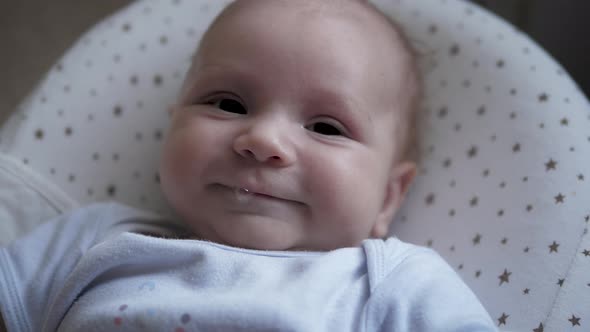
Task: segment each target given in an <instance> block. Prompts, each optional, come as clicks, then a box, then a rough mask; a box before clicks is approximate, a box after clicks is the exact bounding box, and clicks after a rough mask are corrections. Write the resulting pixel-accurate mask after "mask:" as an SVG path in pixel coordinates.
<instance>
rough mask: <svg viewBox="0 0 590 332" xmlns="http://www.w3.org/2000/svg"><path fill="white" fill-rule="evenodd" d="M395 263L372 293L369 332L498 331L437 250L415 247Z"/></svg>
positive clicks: (368, 322) (368, 316)
mask: <svg viewBox="0 0 590 332" xmlns="http://www.w3.org/2000/svg"><path fill="white" fill-rule="evenodd" d="M390 256H391V255H390ZM385 261H387V259H385ZM394 261H397V264H396V265H395V266H394V267H393V268H392V269H391V270H390V271H389V273H388V274H387V275H385V276H384V277H383V279H382V280H381V281H380V282H379V284H378V285H377V286H376V287H375V289H374V292H372V294H371V297H370V300H369V303H368V310H367V316H366V318H367V319H366V321H365V322H366V331H413V332H422V331H424V332H426V331H440V332H451V331H453V332H468V331H469V332H476V331H477V332H487V331H498V330H497V328H496V326H495V325H494V323H493V321H492V320H491V318H490V316H489V315H488V313H487V312H486V310H485V309H484V307H483V306H482V304H481V303H480V302H479V300H478V299H477V297H476V296H475V294H473V292H472V291H471V290H470V289H469V288H468V287H467V285H466V284H465V283H464V282H463V281H462V280H461V278H460V276H459V275H458V274H457V273H456V272H455V271H454V270H453V269H452V268H451V267H450V266H449V265H448V264H447V263H446V262H445V261H444V260H443V259H442V258H441V257H440V256H439V255H438V254H437V253H436V252H434V251H432V250H430V249H427V248H422V247H416V246H412V248H410V249H408V250H405V252H404V257H402V258H401V259H399V258H397V259H394Z"/></svg>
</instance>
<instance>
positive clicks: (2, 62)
mask: <svg viewBox="0 0 590 332" xmlns="http://www.w3.org/2000/svg"><path fill="white" fill-rule="evenodd" d="M187 1H188V0H187ZM295 1H296V0H295ZM412 1H420V0H412ZM472 1H473V2H475V3H478V4H480V5H482V6H483V7H485V8H488V9H490V10H491V11H493V12H496V13H497V14H498V15H500V16H502V17H504V18H506V19H507V20H508V21H510V22H512V23H513V24H515V25H517V26H518V27H520V28H521V30H523V31H525V32H526V33H528V34H529V35H530V36H532V37H533V39H535V40H536V41H537V42H538V43H540V44H541V45H542V46H543V47H544V48H545V49H547V50H548V51H549V53H551V54H552V55H553V56H554V57H555V58H556V59H557V60H558V61H559V62H560V63H561V64H562V65H563V66H564V67H565V69H566V70H567V71H568V72H569V73H570V75H572V77H573V78H574V79H575V80H576V82H577V83H578V84H579V85H580V86H581V87H582V89H583V90H585V93H586V95H587V96H588V95H590V66H588V64H589V61H588V59H590V55H589V54H588V53H589V51H590V36H589V34H590V17H589V15H590V0H472ZM130 2H131V1H129V0H90V1H80V0H49V1H46V0H18V1H9V0H0V74H1V75H2V78H1V79H0V122H1V121H2V120H3V119H4V118H5V117H6V116H7V115H8V114H9V112H10V111H12V110H13V109H14V107H15V106H16V105H17V104H18V102H19V101H20V100H21V99H22V98H23V97H24V96H25V95H26V94H27V93H28V92H29V91H31V89H32V88H33V86H34V85H35V83H36V82H37V81H38V80H39V78H40V77H41V76H42V75H43V74H44V73H45V72H46V71H47V70H48V69H49V68H50V67H51V66H52V65H53V64H54V63H55V61H56V60H57V59H58V58H59V57H60V56H61V55H62V54H63V52H64V51H65V50H67V49H68V47H70V46H71V44H72V43H73V42H74V41H75V40H76V39H77V38H78V37H79V36H80V35H81V34H82V33H83V32H84V31H86V30H87V29H88V28H90V27H91V26H92V25H93V24H94V23H96V22H98V21H99V20H101V19H102V18H104V17H105V16H106V15H108V14H109V13H112V12H113V11H115V10H117V9H118V8H121V7H123V6H125V5H127V4H128V3H130Z"/></svg>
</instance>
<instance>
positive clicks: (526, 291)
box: [522, 288, 531, 295]
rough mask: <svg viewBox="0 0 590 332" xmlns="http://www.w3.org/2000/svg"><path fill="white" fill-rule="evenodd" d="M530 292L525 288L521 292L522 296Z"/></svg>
mask: <svg viewBox="0 0 590 332" xmlns="http://www.w3.org/2000/svg"><path fill="white" fill-rule="evenodd" d="M530 291H531V290H530V289H528V288H525V289H523V290H522V294H524V295H528V294H529V293H530Z"/></svg>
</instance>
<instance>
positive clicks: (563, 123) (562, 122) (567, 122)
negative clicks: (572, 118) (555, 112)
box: [559, 118, 570, 126]
mask: <svg viewBox="0 0 590 332" xmlns="http://www.w3.org/2000/svg"><path fill="white" fill-rule="evenodd" d="M559 123H560V124H561V125H562V126H567V125H569V123H570V122H569V120H568V119H567V118H563V119H561V121H559Z"/></svg>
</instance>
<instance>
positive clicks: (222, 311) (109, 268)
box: [0, 204, 496, 332]
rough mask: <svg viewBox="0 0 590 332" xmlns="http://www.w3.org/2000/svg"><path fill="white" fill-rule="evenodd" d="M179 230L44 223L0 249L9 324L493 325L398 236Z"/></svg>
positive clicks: (434, 258) (111, 210) (86, 214)
mask: <svg viewBox="0 0 590 332" xmlns="http://www.w3.org/2000/svg"><path fill="white" fill-rule="evenodd" d="M147 234H149V235H147ZM183 234H186V233H184V232H183V229H182V228H181V227H180V226H174V224H173V223H171V222H169V221H167V220H165V219H162V218H161V217H158V216H156V215H152V214H149V213H147V212H142V211H139V210H135V209H132V208H129V207H125V206H122V205H118V204H96V205H92V206H89V207H87V208H84V209H80V210H76V211H73V212H71V213H68V214H66V215H63V216H60V217H58V218H56V219H54V220H51V221H50V222H47V223H45V224H43V225H41V226H40V227H39V228H37V229H36V230H35V231H33V232H32V233H30V234H29V235H28V236H26V237H24V238H22V239H19V240H17V241H15V242H13V243H12V244H11V245H10V246H9V247H7V248H2V249H1V250H0V267H1V270H0V306H1V309H2V315H3V316H4V321H5V323H6V325H7V327H8V331H35V332H37V331H55V330H63V331H170V332H183V331H186V332H188V331H339V332H344V331H354V332H358V331H413V332H419V331H496V328H495V326H494V324H493V322H492V320H491V319H490V317H489V315H488V314H487V313H486V311H485V309H484V308H483V307H482V305H481V304H480V303H479V301H478V300H477V298H476V297H475V295H474V294H473V293H472V292H471V291H470V290H469V288H468V287H467V286H466V285H465V284H464V283H463V282H462V281H461V279H460V277H459V276H458V275H457V274H456V273H455V272H454V271H453V270H452V269H451V268H450V267H449V266H448V265H447V264H446V263H445V262H444V260H443V259H442V258H440V257H439V256H438V255H437V254H436V253H435V252H434V251H432V250H430V249H426V248H422V247H417V246H414V245H410V244H406V243H403V242H401V241H399V240H398V239H395V238H390V239H388V240H386V241H383V240H366V241H364V242H363V244H362V246H361V247H357V248H343V249H338V250H334V251H330V252H286V251H260V250H246V249H240V248H234V247H229V246H224V245H220V244H215V243H211V242H206V241H200V240H192V239H187V237H186V236H184V235H183ZM154 235H157V236H154Z"/></svg>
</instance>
